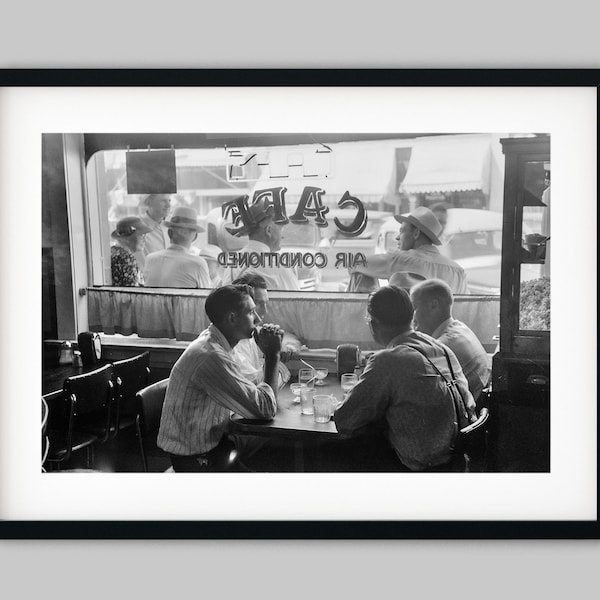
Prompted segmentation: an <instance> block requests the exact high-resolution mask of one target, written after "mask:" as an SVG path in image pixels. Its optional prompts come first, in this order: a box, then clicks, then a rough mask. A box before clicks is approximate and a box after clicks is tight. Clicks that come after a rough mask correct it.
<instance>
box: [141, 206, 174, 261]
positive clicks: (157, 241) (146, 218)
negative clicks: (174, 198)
mask: <svg viewBox="0 0 600 600" xmlns="http://www.w3.org/2000/svg"><path fill="white" fill-rule="evenodd" d="M141 208H142V210H143V215H142V216H141V219H142V221H143V223H144V224H145V225H146V226H147V227H149V228H150V231H149V232H148V234H147V235H146V240H145V243H144V247H143V248H142V250H141V251H140V252H138V253H137V256H136V258H137V261H138V264H139V265H140V268H141V269H143V268H144V263H145V257H146V256H147V255H148V254H150V253H152V252H158V251H159V250H164V249H165V248H167V247H168V246H169V243H170V242H169V237H168V235H167V230H166V228H165V227H163V221H164V220H165V219H166V218H167V217H168V216H169V212H170V211H171V196H170V195H169V194H150V195H148V196H146V197H145V198H144V200H143V201H142V205H141ZM144 209H145V210H144Z"/></svg>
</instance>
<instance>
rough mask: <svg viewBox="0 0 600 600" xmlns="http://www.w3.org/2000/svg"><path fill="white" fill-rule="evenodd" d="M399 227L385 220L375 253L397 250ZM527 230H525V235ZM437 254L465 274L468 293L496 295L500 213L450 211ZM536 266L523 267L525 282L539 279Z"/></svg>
mask: <svg viewBox="0 0 600 600" xmlns="http://www.w3.org/2000/svg"><path fill="white" fill-rule="evenodd" d="M399 227H400V224H399V223H398V221H396V219H394V218H393V217H391V218H389V219H386V220H385V222H384V223H383V225H382V226H381V228H380V230H379V234H378V235H377V243H376V249H375V252H376V253H377V254H381V253H383V252H388V251H389V250H396V249H397V248H398V243H397V241H396V236H397V235H398V229H399ZM527 232H528V228H527V227H526V226H525V227H524V233H527ZM441 241H442V245H441V246H440V252H442V253H443V254H444V255H445V256H448V257H449V258H451V259H452V260H455V261H456V262H457V263H458V264H459V265H461V267H463V269H464V270H465V273H466V275H467V285H468V287H469V293H470V294H483V295H499V294H500V273H501V263H502V213H500V212H495V211H490V210H479V209H472V208H450V209H449V210H448V222H447V223H446V227H445V229H444V231H443V233H442V235H441ZM539 271H540V269H539V266H538V265H522V274H521V277H522V279H523V280H524V281H526V280H529V279H533V278H536V277H539V276H540V275H539Z"/></svg>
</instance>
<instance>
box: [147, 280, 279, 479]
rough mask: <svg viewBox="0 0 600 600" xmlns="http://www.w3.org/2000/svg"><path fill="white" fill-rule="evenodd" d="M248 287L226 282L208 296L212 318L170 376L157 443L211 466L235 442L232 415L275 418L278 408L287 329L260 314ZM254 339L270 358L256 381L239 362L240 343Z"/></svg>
mask: <svg viewBox="0 0 600 600" xmlns="http://www.w3.org/2000/svg"><path fill="white" fill-rule="evenodd" d="M255 309H256V306H255V304H254V301H253V299H252V297H251V295H250V294H249V290H248V287H247V286H244V285H235V286H223V287H221V288H217V289H216V290H213V291H212V292H211V293H210V294H209V296H208V297H207V299H206V303H205V311H206V314H207V316H208V318H209V320H210V322H211V324H210V325H209V327H208V328H207V329H205V330H204V331H203V332H202V333H201V334H200V335H199V336H198V338H196V340H194V341H193V342H192V343H191V344H190V345H189V346H188V348H187V349H186V350H185V352H184V353H183V354H182V355H181V357H180V358H179V360H178V361H177V362H176V363H175V365H174V367H173V370H172V371H171V375H170V377H169V385H168V388H167V393H166V396H165V402H164V406H163V411H162V417H161V422H160V429H159V432H158V440H157V444H158V446H159V447H160V448H162V449H163V450H165V451H166V452H168V453H169V454H170V455H171V461H172V462H173V466H174V469H175V470H176V471H177V470H178V469H177V466H176V464H177V460H178V458H180V457H193V458H194V459H196V460H197V461H198V462H199V463H200V464H201V465H205V466H207V468H208V470H211V466H212V465H211V462H214V461H213V459H215V460H216V456H217V455H218V454H219V453H220V452H223V451H225V450H226V449H227V448H228V447H230V446H231V442H229V440H228V439H227V436H226V431H227V426H228V423H229V417H230V415H231V414H232V413H236V414H238V415H241V416H242V417H244V418H247V419H272V418H273V417H274V416H275V413H276V411H277V400H276V398H277V377H278V371H279V352H280V350H281V339H282V337H283V333H282V331H281V329H280V328H279V327H278V326H277V325H270V324H266V325H263V326H262V327H261V329H260V332H257V329H256V325H257V323H258V322H259V320H260V319H259V317H258V315H257V314H256V311H255ZM250 337H254V339H255V340H256V343H257V344H258V347H259V348H260V349H261V350H262V352H263V353H264V357H265V366H264V369H265V376H264V382H262V383H259V384H257V385H255V384H254V383H252V381H250V380H249V379H247V378H246V377H245V376H244V375H243V373H242V371H241V369H240V366H239V363H238V360H237V359H236V355H235V353H234V350H233V349H234V347H235V346H236V344H237V343H238V342H239V341H240V340H243V339H248V338H250Z"/></svg>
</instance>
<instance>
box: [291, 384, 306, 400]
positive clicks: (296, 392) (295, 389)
mask: <svg viewBox="0 0 600 600" xmlns="http://www.w3.org/2000/svg"><path fill="white" fill-rule="evenodd" d="M303 387H306V385H305V384H303V383H290V390H292V394H294V398H293V400H292V402H293V403H294V404H298V403H299V402H300V391H301V390H302V388H303Z"/></svg>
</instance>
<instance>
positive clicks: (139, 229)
mask: <svg viewBox="0 0 600 600" xmlns="http://www.w3.org/2000/svg"><path fill="white" fill-rule="evenodd" d="M151 231H152V229H151V228H150V227H146V226H144V227H136V228H135V231H132V232H131V233H130V234H129V235H119V233H118V232H117V230H116V229H115V230H114V231H113V232H112V233H111V234H110V237H111V238H113V239H115V240H120V239H121V238H125V237H131V236H132V235H133V234H134V233H139V234H141V235H144V234H146V233H150V232H151Z"/></svg>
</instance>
